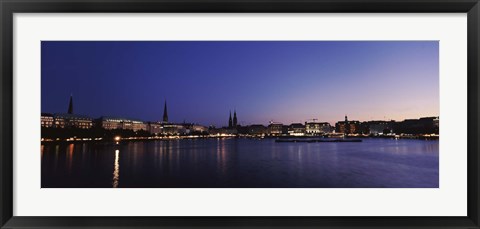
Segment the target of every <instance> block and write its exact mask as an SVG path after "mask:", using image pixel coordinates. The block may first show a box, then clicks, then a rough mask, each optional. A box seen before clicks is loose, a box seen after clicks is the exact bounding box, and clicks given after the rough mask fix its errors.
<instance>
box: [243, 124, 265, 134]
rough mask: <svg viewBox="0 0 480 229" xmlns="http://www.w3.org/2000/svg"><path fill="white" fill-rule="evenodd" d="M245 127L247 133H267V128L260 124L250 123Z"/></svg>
mask: <svg viewBox="0 0 480 229" xmlns="http://www.w3.org/2000/svg"><path fill="white" fill-rule="evenodd" d="M247 129H248V134H249V135H255V136H264V135H265V134H266V133H267V128H266V127H265V126H264V125H261V124H255V125H250V126H248V127H247Z"/></svg>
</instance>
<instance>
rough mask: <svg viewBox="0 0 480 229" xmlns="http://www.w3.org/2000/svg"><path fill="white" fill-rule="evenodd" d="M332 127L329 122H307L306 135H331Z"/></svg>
mask: <svg viewBox="0 0 480 229" xmlns="http://www.w3.org/2000/svg"><path fill="white" fill-rule="evenodd" d="M330 130H331V126H330V123H328V122H315V121H313V122H305V134H307V135H322V134H326V133H330Z"/></svg>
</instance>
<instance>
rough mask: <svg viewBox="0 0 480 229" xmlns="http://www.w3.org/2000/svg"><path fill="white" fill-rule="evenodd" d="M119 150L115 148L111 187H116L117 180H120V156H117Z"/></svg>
mask: <svg viewBox="0 0 480 229" xmlns="http://www.w3.org/2000/svg"><path fill="white" fill-rule="evenodd" d="M119 154H120V151H119V150H118V149H117V150H115V164H114V169H113V183H112V184H113V187H114V188H118V181H119V180H120V162H119V160H120V157H119V156H118V155H119Z"/></svg>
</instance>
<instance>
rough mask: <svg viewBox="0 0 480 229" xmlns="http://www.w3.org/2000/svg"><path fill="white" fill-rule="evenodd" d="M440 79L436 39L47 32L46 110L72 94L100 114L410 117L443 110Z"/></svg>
mask: <svg viewBox="0 0 480 229" xmlns="http://www.w3.org/2000/svg"><path fill="white" fill-rule="evenodd" d="M207 54H208V56H209V57H208V58H209V59H206V58H204V55H207ZM345 58H346V59H345ZM155 61H158V63H157V62H155ZM342 64H344V65H345V66H342ZM438 87H439V79H438V42H436V41H407V42H390V41H389V42H364V41H361V42H346V41H345V42H324V41H308V42H305V41H298V42H296V41H295V42H293V41H281V42H280V41H275V42H272V41H263V42H260V41H255V42H253V41H242V42H240V41H232V42H230V41H229V42H226V41H223V42H213V41H210V42H205V41H193V42H186V41H182V42H173V41H168V42H166V41H162V42H56V41H55V42H53V41H52V42H51V41H47V42H45V41H44V42H42V98H41V99H42V112H52V113H56V112H58V113H64V112H65V111H66V109H67V102H68V98H69V95H71V94H73V95H74V97H75V106H76V108H75V113H78V114H86V115H90V116H92V117H99V116H108V115H111V116H121V117H131V118H137V119H141V120H144V121H160V120H162V115H163V108H164V104H163V102H164V101H165V100H166V101H167V102H168V112H169V118H170V120H171V121H172V122H177V123H180V122H183V121H186V122H192V123H200V124H203V125H215V126H225V125H226V123H228V112H229V111H232V112H233V111H234V110H235V111H236V112H237V113H238V124H240V125H250V124H268V122H269V121H275V122H281V123H296V122H297V123H298V122H300V123H303V122H305V121H308V120H311V119H317V120H318V121H322V122H323V121H324V122H329V123H330V124H334V123H335V122H337V121H341V120H342V117H343V116H344V115H348V116H349V119H351V120H358V121H367V120H396V121H401V120H404V119H410V118H420V117H429V116H439V108H438V107H439V92H438V90H439V89H438Z"/></svg>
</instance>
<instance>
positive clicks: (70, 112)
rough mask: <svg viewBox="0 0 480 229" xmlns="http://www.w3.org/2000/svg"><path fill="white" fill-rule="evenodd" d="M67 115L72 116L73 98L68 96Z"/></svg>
mask: <svg viewBox="0 0 480 229" xmlns="http://www.w3.org/2000/svg"><path fill="white" fill-rule="evenodd" d="M67 113H69V114H73V96H72V95H71V94H70V103H69V104H68V112H67Z"/></svg>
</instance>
